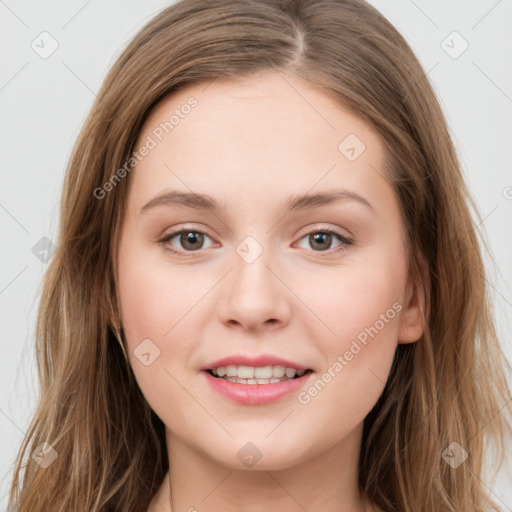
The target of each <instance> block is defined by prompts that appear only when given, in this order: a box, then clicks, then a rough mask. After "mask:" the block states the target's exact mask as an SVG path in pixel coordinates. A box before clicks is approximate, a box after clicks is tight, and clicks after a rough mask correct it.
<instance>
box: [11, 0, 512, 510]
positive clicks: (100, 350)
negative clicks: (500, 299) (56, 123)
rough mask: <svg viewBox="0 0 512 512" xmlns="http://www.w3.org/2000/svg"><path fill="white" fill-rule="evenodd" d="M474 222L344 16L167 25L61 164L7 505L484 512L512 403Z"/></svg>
mask: <svg viewBox="0 0 512 512" xmlns="http://www.w3.org/2000/svg"><path fill="white" fill-rule="evenodd" d="M470 206H472V203H471V198H470V197H469V194H468V192H467V188H466V186H465V184H464V182H463V179H462V177H461V173H460V169H459V163H458V161H457V157H456V154H455V151H454V148H453V144H452V142H451V139H450V137H449V134H448V130H447V127H446V122H445V120H444V117H443V114H442V111H441V109H440V107H439V104H438V102H437V100H436V98H435V96H434V93H433V91H432V89H431V87H430V85H429V83H428V80H427V79H425V76H424V72H423V70H422V68H421V66H420V64H419V63H418V61H417V59H416V57H415V56H414V54H413V53H412V51H411V49H410V48H409V46H408V45H407V44H406V42H405V41H404V39H403V38H402V37H401V36H400V35H399V34H398V33H397V31H396V30H395V29H394V28H393V27H392V26H391V25H390V23H389V22H387V21H386V20H385V19H384V18H383V17H382V15H380V14H379V13H378V12H377V11H376V10H375V9H374V8H372V7H371V6H369V5H368V4H367V3H365V2H363V1H360V0H349V1H343V2H341V1H336V0H330V1H308V2H306V1H271V0H264V1H257V2H248V1H234V0H219V1H218V2H215V3H213V5H210V3H209V2H206V1H204V0H183V1H181V2H178V3H176V4H175V5H172V6H170V7H169V8H167V9H166V10H164V11H163V12H162V13H160V14H159V15H158V16H156V17H155V18H154V19H153V20H152V21H150V22H149V23H148V24H147V25H146V27H144V28H143V29H142V30H141V31H140V32H139V34H137V36H136V37H135V38H134V40H133V41H132V43H131V44H130V45H129V46H128V48H127V49H126V50H125V51H124V52H123V54H122V55H121V56H120V58H119V59H118V61H117V62H116V63H115V64H114V66H113V68H112V70H111V71H110V73H109V75H108V76H107V78H106V80H105V83H104V84H103V87H102V89H101V91H100V92H99V94H98V99H97V101H96V103H95V104H94V106H93V108H92V111H91V113H90V115H89V117H88V119H87V121H86V123H85V126H84V127H83V130H82V132H81V134H80V137H79V140H78V142H77V144H76V147H75V150H74V153H73V155H72V158H71V161H70V164H69V167H68V171H67V174H66V180H65V184H64V191H63V197H62V204H61V223H60V240H59V244H58V251H57V253H56V255H55V256H54V258H53V260H52V262H51V265H50V267H49V269H48V271H47V275H46V277H45V285H44V290H43V294H42V301H41V306H40V312H39V318H38V335H37V336H38V338H37V343H38V345H37V349H38V353H39V355H40V359H39V360H40V368H39V369H40V377H41V389H42V394H41V399H40V402H39V407H38V409H37V411H36V414H35V417H34V420H33V423H32V425H31V428H30V431H29V435H28V436H27V439H26V441H25V443H24V445H23V447H22V450H21V451H20V455H19V460H18V466H17V468H16V472H15V476H14V482H13V486H12V490H11V503H10V506H11V508H12V509H13V510H16V511H20V512H24V511H28V510H30V511H34V510H45V511H60V510H76V511H81V510H84V511H85V510H87V511H107V510H112V511H114V510H115V511H118V510H119V511H128V510H130V511H131V510H134V511H135V510H137V511H139V510H140V511H146V510H148V511H150V512H157V511H169V510H173V511H176V510H189V511H193V510H198V511H203V510H205V511H206V510H209V511H217V510H244V511H252V510H255V511H256V510H258V511H262V510H265V511H266V510H286V511H295V510H309V511H317V510H333V511H352V512H353V511H359V510H361V511H363V510H367V511H370V510H373V511H386V512H388V511H404V512H405V511H408V512H409V511H410V512H412V511H434V510H435V511H462V510H463V511H465V512H476V511H483V510H485V509H486V507H489V506H496V505H495V504H493V503H492V502H491V501H490V499H489V497H488V495H487V492H488V491H487V488H486V486H485V484H484V483H483V477H484V468H483V457H484V454H485V453H486V452H485V450H486V446H487V444H486V441H487V439H495V440H496V441H497V443H498V447H499V448H500V450H501V448H502V442H503V438H504V434H505V433H506V431H507V429H508V425H507V423H506V420H505V418H506V414H507V413H508V412H509V408H507V407H505V408H503V405H504V404H505V403H507V400H508V399H509V398H508V397H509V391H508V389H507V384H506V381H505V378H504V369H503V361H504V356H503V353H502V352H501V349H500V346H499V344H498V341H497V339H496V335H495V331H494V326H493V322H492V317H491V314H490V310H489V303H488V295H487V290H486V283H485V278H484V267H483V264H482V258H481V253H480V249H479V246H478V240H477V237H476V235H475V228H474V225H473V223H472V220H471V215H470V209H469V208H470ZM24 465H26V467H25V471H24V472H23V474H22V468H23V466H24Z"/></svg>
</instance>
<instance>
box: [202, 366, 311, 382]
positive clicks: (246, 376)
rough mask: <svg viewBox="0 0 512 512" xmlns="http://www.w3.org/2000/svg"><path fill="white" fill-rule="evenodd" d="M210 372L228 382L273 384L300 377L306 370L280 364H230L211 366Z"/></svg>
mask: <svg viewBox="0 0 512 512" xmlns="http://www.w3.org/2000/svg"><path fill="white" fill-rule="evenodd" d="M212 373H213V374H214V375H216V376H218V377H222V378H224V379H226V380H229V381H230V382H239V383H242V384H273V383H276V382H283V381H285V380H289V379H293V378H294V377H295V375H297V376H298V377H300V376H302V375H304V373H306V370H296V369H295V368H285V367H284V366H281V365H274V366H258V367H253V366H244V365H230V366H220V367H219V368H212Z"/></svg>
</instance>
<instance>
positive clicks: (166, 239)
mask: <svg viewBox="0 0 512 512" xmlns="http://www.w3.org/2000/svg"><path fill="white" fill-rule="evenodd" d="M181 233H199V234H202V235H206V236H208V234H207V233H206V232H205V231H202V230H201V229H195V228H194V229H180V230H176V231H173V232H172V233H168V234H167V235H165V236H164V237H163V238H161V239H160V240H158V243H159V244H161V245H162V246H164V248H165V250H167V251H169V252H171V253H173V254H179V255H183V251H177V250H176V249H173V248H171V247H170V246H169V245H167V243H168V242H169V241H171V240H172V239H173V238H174V237H175V236H176V235H179V234H181ZM314 233H323V234H329V235H334V236H336V237H337V238H338V239H339V241H340V242H341V244H340V245H339V246H338V247H336V248H334V249H327V250H325V251H313V252H315V253H320V254H322V253H329V254H332V253H337V252H339V251H343V250H346V248H347V247H349V246H351V245H353V244H354V243H355V242H354V240H352V239H351V238H348V237H346V236H345V235H343V234H341V233H340V232H338V231H336V230H335V229H318V230H313V231H310V232H309V233H306V234H305V235H303V236H301V237H300V240H302V239H303V238H305V237H307V236H308V235H311V234H314ZM209 238H211V237H209ZM198 252H200V251H199V250H198V251H185V254H187V255H190V256H192V257H195V256H199V254H197V253H198Z"/></svg>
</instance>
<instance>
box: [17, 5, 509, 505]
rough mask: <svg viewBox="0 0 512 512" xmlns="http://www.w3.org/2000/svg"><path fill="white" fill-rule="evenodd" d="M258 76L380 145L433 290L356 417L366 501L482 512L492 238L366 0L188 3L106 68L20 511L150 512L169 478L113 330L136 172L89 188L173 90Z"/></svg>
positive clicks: (68, 196) (433, 115)
mask: <svg viewBox="0 0 512 512" xmlns="http://www.w3.org/2000/svg"><path fill="white" fill-rule="evenodd" d="M262 70H269V71H272V70H273V71H275V72H277V73H283V72H287V73H290V74H293V75H295V76H297V77H299V78H302V79H305V80H307V81H308V82H309V83H311V84H313V85H315V86H316V87H318V88H319V89H321V90H322V91H324V92H325V93H326V94H328V95H329V96H330V97H332V98H333V99H334V100H335V101H337V102H338V103H339V104H340V105H341V106H343V107H345V108H347V109H349V110H350V111H351V112H353V113H355V114H356V115H357V116H359V117H360V118H362V119H363V120H364V121H366V122H367V123H369V125H371V126H372V127H373V128H374V129H375V130H376V132H377V133H378V134H379V135H380V137H381V139H382V141H383V143H384V144H385V148H386V150H387V167H386V171H387V172H388V175H389V176H390V181H391V182H392V185H393V187H394V189H395V191H396V195H397V198H398V201H399V204H400V208H401V212H402V217H403V222H404V225H405V227H406V233H407V245H408V253H409V269H410V272H411V273H412V275H413V276H414V278H415V279H416V280H417V282H423V283H428V286H426V287H425V290H426V293H425V303H426V305H427V307H426V311H425V315H426V317H425V321H426V329H425V333H424V335H423V336H422V338H421V339H420V340H419V341H418V342H416V343H413V344H407V345H399V347H398V349H397V351H396V356H395V361H394V365H393V369H392V371H391V375H390V377H389V380H388V382H387V385H386V388H385V390H384V393H383V394H382V396H381V398H380V399H379V401H378V403H377V404H376V406H375V407H374V409H373V410H372V412H371V413H370V414H369V415H368V417H367V418H366V419H365V424H364V432H363V442H362V446H361V457H360V472H359V474H360V476H359V484H360V490H361V493H362V494H363V495H364V496H367V497H368V498H369V500H370V501H371V502H373V503H375V504H376V505H378V506H379V507H380V508H382V510H384V511H386V512H391V511H400V512H413V511H414V512H417V511H425V512H427V511H428V512H432V511H436V512H440V511H451V512H460V511H465V512H480V511H483V510H485V509H486V507H487V506H488V505H489V504H492V503H491V502H490V501H489V498H488V493H487V490H486V486H485V485H484V483H483V480H482V479H483V478H484V455H485V453H486V450H487V448H488V447H489V446H490V445H488V441H490V440H494V441H495V443H496V447H497V450H498V451H497V453H498V455H499V457H498V459H499V464H500V463H501V461H502V459H503V446H504V439H505V435H506V434H508V433H509V432H510V427H509V425H508V423H507V421H506V419H505V417H506V416H505V413H508V412H509V408H507V407H505V408H503V407H504V405H505V404H506V403H507V401H508V400H509V398H510V393H509V389H508V387H507V382H506V380H505V376H504V375H505V374H504V364H505V361H506V359H505V357H504V354H503V352H502V350H501V348H500V345H499V342H498V340H497V337H496V333H495V328H494V325H493V319H492V311H491V305H490V302H489V295H488V289H487V285H486V280H485V272H484V266H483V259H482V252H481V251H482V249H481V246H482V247H484V246H485V243H484V241H483V240H482V241H480V240H479V239H478V237H477V235H476V229H475V225H474V223H473V221H472V218H471V211H472V210H473V211H475V212H477V210H476V208H475V205H474V203H473V200H472V199H471V197H470V195H469V194H468V190H467V188H466V185H465V184H464V181H463V178H462V176H461V171H460V166H459V162H458V159H457V156H456V153H455V150H454V146H453V143H452V141H451V139H450V135H449V133H448V130H447V125H446V121H445V119H444V116H443V113H442V111H441V108H440V105H439V103H438V101H437V99H436V97H435V95H434V92H433V90H432V88H431V85H430V84H429V81H428V79H427V78H426V76H425V73H424V71H423V69H422V67H421V65H420V64H419V62H418V60H417V59H416V57H415V56H414V54H413V52H412V51H411V49H410V47H409V46H408V44H407V43H406V41H405V40H404V38H403V37H402V36H401V35H400V34H399V33H398V32H397V30H396V29H395V28H394V27H393V26H392V25H391V24H390V23H389V22H388V21H387V20H386V19H385V18H384V17H383V16H382V15H381V14H380V13H379V12H378V11H377V10H376V9H374V8H373V7H371V6H370V5H369V4H367V3H366V2H364V1H363V0H302V1H301V0H260V1H249V0H216V1H215V2H209V1H208V0H183V1H179V2H178V3H176V4H174V5H171V6H170V7H168V8H166V9H165V10H164V11H162V12H161V13H160V14H158V15H157V16H156V17H155V18H154V19H152V20H151V21H150V22H149V23H148V24H147V25H146V26H145V27H144V28H143V29H142V30H141V31H140V32H139V33H138V34H137V35H136V37H135V38H134V39H133V41H132V42H131V43H130V44H129V45H128V47H127V48H126V49H125V50H124V52H123V53H122V55H121V56H120V57H119V59H118V60H117V61H116V63H115V64H114V65H113V67H112V69H111V70H110V72H109V73H108V75H107V77H106V79H105V81H104V83H103V85H102V87H101V90H100V91H99V93H98V96H97V100H96V101H95V103H94V105H93V107H92V110H91V112H90V114H89V116H88V118H87V120H86V122H85V125H84V126H83V129H82V131H81V133H80V135H79V138H78V141H77V143H76V145H75V148H74V151H73V154H72V156H71V159H70V162H69V166H68V168H67V173H66V176H65V182H64V187H63V195H62V202H61V210H60V229H59V239H58V248H57V252H56V254H55V256H54V257H53V259H52V261H51V263H50V265H49V268H48V270H47V272H46V275H45V278H44V287H43V290H42V296H41V303H40V309H39V314H38V323H37V332H36V350H37V363H38V371H39V377H40V388H41V395H40V398H39V403H38V407H37V410H36V411H35V415H34V418H33V420H32V423H31V425H30V428H29V431H28V435H27V437H26V439H25V441H24V443H23V445H22V447H21V449H20V452H19V454H18V458H17V461H16V469H15V473H14V478H13V483H12V487H11V494H10V508H11V509H12V510H13V511H16V512H34V511H35V510H44V511H45V512H57V511H65V512H69V511H70V510H73V511H76V512H80V511H84V512H85V511H87V512H100V511H105V512H106V511H123V512H126V511H139V510H140V511H145V510H146V509H147V506H148V504H149V501H150V499H151V497H152V496H153V494H154V493H155V492H156V490H157V488H158V487H159V485H160V484H161V483H162V479H163V477H164V475H165V473H166V471H167V469H168V465H169V461H168V459H167V452H166V445H165V436H164V425H163V423H162V421H161V420H160V419H159V418H158V417H157V416H156V415H155V414H154V413H153V411H152V410H151V409H150V407H149V405H148V403H147V402H146V400H145V398H144V396H143V395H142V393H141V391H140V389H139V388H138V386H137V384H136V381H135V378H134V375H133V372H132V370H131V368H130V367H129V366H128V365H126V364H125V362H124V358H123V354H122V351H121V347H120V345H119V344H118V343H117V341H116V339H115V337H114V335H113V332H112V326H113V324H112V318H113V316H112V315H113V311H114V310H115V308H116V304H117V302H116V301H117V293H116V278H115V276H116V273H115V270H116V257H117V246H118V238H119V228H120V225H121V222H122V218H123V214H124V211H125V207H126V192H127V187H128V183H129V181H130V175H129V173H127V175H126V176H125V177H123V179H120V180H118V181H116V183H115V190H114V191H111V192H110V193H108V194H104V195H102V197H100V198H98V196H99V195H100V194H98V192H97V191H98V189H101V188H102V187H103V186H104V184H105V183H106V182H107V181H109V180H111V179H112V176H113V175H115V174H116V172H117V171H118V170H119V169H120V168H122V167H123V166H124V165H125V163H126V162H128V161H129V159H130V157H131V155H132V152H133V151H134V150H135V149H136V148H135V145H136V142H137V137H138V134H139V133H140V130H141V128H142V126H143V124H144V122H145V120H146V119H147V117H148V114H149V113H150V111H151V109H152V108H153V107H154V106H155V105H156V104H157V103H158V102H159V101H160V100H162V99H163V98H164V97H165V96H166V95H168V94H170V93H172V92H173V91H175V90H177V89H178V88H180V89H181V88H183V87H185V86H186V85H187V84H192V83H198V82H204V83H205V84H206V83H208V82H210V81H212V80H215V79H217V78H219V79H225V78H228V79H229V78H236V77H242V76H249V75H251V74H253V73H256V72H259V71H262ZM199 109H200V107H199V108H198V109H197V110H196V112H197V113H198V114H199ZM118 177H119V175H118ZM95 191H96V193H95ZM480 243H481V244H482V245H481V246H480V245H479V244H480ZM421 258H423V259H424V261H425V262H426V267H423V266H422V265H421ZM425 272H426V273H425ZM502 408H503V409H502ZM455 442H456V443H458V445H460V447H462V448H463V449H464V450H465V451H466V452H467V453H468V458H467V460H466V461H465V462H464V463H463V464H461V465H460V466H459V467H457V468H456V469H455V468H454V467H452V465H450V464H448V463H447V462H446V461H445V458H443V453H445V450H446V449H447V448H448V449H449V447H450V445H451V443H455ZM42 443H48V445H49V446H50V447H51V450H55V453H54V452H52V451H51V450H50V448H49V447H48V446H46V445H44V446H46V448H47V452H48V453H50V454H51V456H52V458H53V459H54V460H53V462H52V463H51V465H49V466H48V467H46V468H43V467H42V466H41V465H40V464H38V463H37V462H36V461H34V459H33V458H32V454H33V453H34V451H35V450H36V448H37V449H39V450H40V449H41V445H42ZM451 446H452V449H453V446H454V445H451ZM457 449H459V448H457ZM461 453H462V452H461ZM55 454H56V458H55ZM493 506H496V505H495V504H493Z"/></svg>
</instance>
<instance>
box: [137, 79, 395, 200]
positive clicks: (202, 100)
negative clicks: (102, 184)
mask: <svg viewBox="0 0 512 512" xmlns="http://www.w3.org/2000/svg"><path fill="white" fill-rule="evenodd" d="M191 105H193V106H191ZM150 139H151V141H153V142H152V145H153V144H154V147H153V148H152V149H151V151H150V152H149V154H147V156H145V157H144V158H143V159H141V160H140V161H139V162H138V163H137V165H136V167H135V170H134V171H133V173H132V174H133V175H132V177H131V179H132V181H134V186H133V187H131V188H134V189H135V192H136V195H137V196H139V197H140V200H142V199H143V198H148V197H149V196H150V195H151V194H152V193H154V192H156V191H158V190H161V189H162V188H163V187H165V186H169V187H171V186H172V188H177V186H178V187H179V188H180V189H182V190H187V189H188V190H187V191H191V190H192V191H194V192H201V191H204V190H205V189H206V188H207V189H208V190H209V191H211V192H212V193H215V191H218V192H221V191H222V192H223V193H224V192H225V193H226V194H228V195H231V196H232V197H237V196H239V195H240V193H241V192H243V193H244V194H245V195H251V196H252V197H253V199H256V198H257V196H259V197H263V196H265V197H267V198H268V195H269V191H271V190H273V191H282V190H284V189H286V190H287V191H288V192H289V193H291V194H293V193H304V192H305V191H307V190H310V189H312V188H313V187H316V188H319V189H326V188H329V187H330V186H333V187H336V188H339V186H340V185H347V186H348V187H355V188H359V189H361V188H367V189H368V188H370V189H372V188H373V189H374V190H373V193H375V194H378V193H379V188H381V187H383V186H385V185H386V181H385V180H384V179H383V176H384V171H383V169H382V166H383V165H382V164H383V158H384V151H383V145H382V143H381V141H380V139H379V137H378V136H377V135H376V133H375V132H374V131H373V130H372V128H371V127H370V126H369V125H368V124H366V123H365V122H364V121H362V120H361V119H359V118H358V117H356V116H355V115H353V114H351V113H350V112H348V111H347V110H346V109H344V108H343V107H342V106H341V105H340V104H338V103H337V102H335V101H334V100H333V99H332V98H331V97H330V96H328V95H327V94H326V93H325V92H323V91H321V90H319V89H317V88H315V87H313V86H312V85H311V84H309V83H307V82H305V81H303V80H301V79H298V78H296V77H292V76H290V75H285V74H283V73H278V72H275V71H270V72H262V73H259V74H256V75H253V76H251V77H250V78H247V77H245V78H238V79H236V80H235V79H234V80H214V81H211V82H206V83H196V84H192V85H188V86H186V87H184V88H182V89H180V90H178V91H175V92H173V93H172V94H170V95H168V96H167V97H166V98H164V99H163V100H162V101H161V102H160V103H159V104H157V105H156V107H155V108H154V109H153V111H152V112H151V113H150V115H149V117H148V119H147V121H146V122H145V125H144V127H143V129H142V130H141V133H140V135H139V139H138V141H137V144H136V148H138V147H141V146H142V145H144V144H145V143H147V141H149V140H150ZM370 192H371V190H370ZM288 195H289V194H288ZM138 202H139V204H140V201H138Z"/></svg>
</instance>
